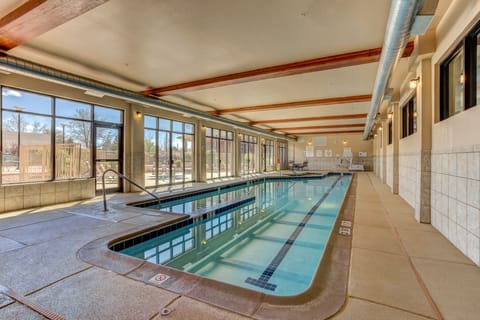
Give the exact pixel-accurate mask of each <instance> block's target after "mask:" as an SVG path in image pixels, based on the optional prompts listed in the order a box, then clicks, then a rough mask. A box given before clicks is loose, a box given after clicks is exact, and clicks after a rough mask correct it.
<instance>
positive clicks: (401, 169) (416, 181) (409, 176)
mask: <svg viewBox="0 0 480 320" xmlns="http://www.w3.org/2000/svg"><path fill="white" fill-rule="evenodd" d="M419 163H420V154H418V153H417V154H403V155H400V156H399V157H398V176H399V177H398V183H399V184H398V188H399V189H398V191H399V194H400V196H401V197H402V198H403V199H405V201H407V202H408V204H409V205H411V206H412V207H414V208H415V209H416V210H415V212H416V211H417V208H418V207H419V206H420V204H419V200H420V198H419V194H420V192H419V190H420V172H419V171H418V169H419V168H420V166H419ZM417 198H418V199H417Z"/></svg>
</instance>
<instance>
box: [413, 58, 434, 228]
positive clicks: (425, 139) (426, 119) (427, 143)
mask: <svg viewBox="0 0 480 320" xmlns="http://www.w3.org/2000/svg"><path fill="white" fill-rule="evenodd" d="M417 74H418V75H419V76H420V81H419V84H418V87H417V103H418V106H417V127H418V133H419V137H420V167H419V171H420V172H419V174H420V186H419V187H420V188H419V194H418V196H419V197H420V201H419V203H420V206H419V208H418V210H416V211H418V212H415V218H416V219H417V220H418V221H419V222H422V223H430V217H431V206H430V195H431V151H432V67H431V59H430V57H428V58H425V59H422V60H420V61H419V63H418V67H417Z"/></svg>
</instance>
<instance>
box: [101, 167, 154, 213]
mask: <svg viewBox="0 0 480 320" xmlns="http://www.w3.org/2000/svg"><path fill="white" fill-rule="evenodd" d="M107 172H113V173H115V174H116V175H117V176H118V177H119V178H121V179H124V180H127V181H128V182H130V183H131V184H133V185H134V186H135V187H137V188H139V189H141V190H142V191H145V192H146V193H148V194H149V195H151V196H152V197H154V198H155V199H157V200H158V201H160V198H159V197H158V196H157V195H156V194H154V193H152V192H150V191H148V190H147V189H145V187H142V186H141V185H139V184H138V183H136V182H135V181H133V180H132V179H130V178H129V177H127V176H124V175H123V174H121V173H120V172H118V171H117V170H115V169H107V170H105V171H104V172H103V174H102V189H103V190H102V193H103V211H105V212H107V211H108V208H107V192H106V190H105V174H106V173H107Z"/></svg>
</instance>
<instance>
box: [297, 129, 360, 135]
mask: <svg viewBox="0 0 480 320" xmlns="http://www.w3.org/2000/svg"><path fill="white" fill-rule="evenodd" d="M333 133H363V130H344V131H313V132H312V131H310V132H299V133H295V135H296V136H305V135H312V134H333Z"/></svg>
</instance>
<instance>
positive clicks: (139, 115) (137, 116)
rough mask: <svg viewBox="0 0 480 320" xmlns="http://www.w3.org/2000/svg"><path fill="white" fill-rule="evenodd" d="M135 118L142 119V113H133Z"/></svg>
mask: <svg viewBox="0 0 480 320" xmlns="http://www.w3.org/2000/svg"><path fill="white" fill-rule="evenodd" d="M135 118H137V119H141V118H142V113H141V112H140V111H137V112H135Z"/></svg>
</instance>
